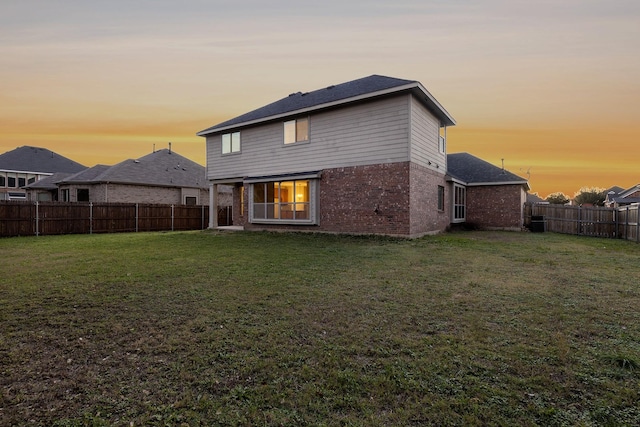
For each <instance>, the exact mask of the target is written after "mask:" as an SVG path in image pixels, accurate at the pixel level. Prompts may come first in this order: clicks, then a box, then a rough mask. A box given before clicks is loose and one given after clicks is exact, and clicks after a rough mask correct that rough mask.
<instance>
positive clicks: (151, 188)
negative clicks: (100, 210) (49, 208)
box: [26, 149, 231, 205]
mask: <svg viewBox="0 0 640 427" xmlns="http://www.w3.org/2000/svg"><path fill="white" fill-rule="evenodd" d="M26 189H27V191H28V193H29V198H30V199H31V200H46V199H49V200H51V198H50V197H48V196H45V195H46V194H47V193H55V194H56V199H55V200H58V201H61V202H94V203H148V204H194V205H199V204H205V203H207V202H208V200H209V194H208V185H207V183H206V179H205V168H204V166H202V165H199V164H197V163H195V162H193V161H192V160H189V159H187V158H186V157H183V156H181V155H179V154H177V153H176V152H174V151H172V150H170V149H162V150H158V151H154V152H153V153H151V154H148V155H146V156H144V157H141V158H139V159H128V160H124V161H122V162H120V163H118V164H116V165H113V166H106V165H96V166H93V167H91V168H85V169H84V170H82V171H80V172H78V173H75V174H55V175H52V176H50V177H48V178H47V179H43V180H41V181H39V182H36V183H33V184H32V185H29V186H27V187H26ZM225 190H226V192H225ZM220 191H222V193H223V194H222V196H221V200H222V202H223V203H224V202H226V203H228V204H230V203H231V190H230V189H229V188H227V189H225V188H221V189H220ZM225 198H227V199H228V200H226V201H225V200H224V199H225Z"/></svg>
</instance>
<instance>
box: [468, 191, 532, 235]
mask: <svg viewBox="0 0 640 427" xmlns="http://www.w3.org/2000/svg"><path fill="white" fill-rule="evenodd" d="M525 200H526V193H525V191H524V189H523V188H522V185H495V186H480V187H467V210H466V222H467V223H468V224H470V225H474V226H476V227H479V228H487V229H505V230H520V229H522V226H523V209H524V208H523V206H524V202H525Z"/></svg>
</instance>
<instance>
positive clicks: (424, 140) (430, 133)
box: [411, 96, 446, 173]
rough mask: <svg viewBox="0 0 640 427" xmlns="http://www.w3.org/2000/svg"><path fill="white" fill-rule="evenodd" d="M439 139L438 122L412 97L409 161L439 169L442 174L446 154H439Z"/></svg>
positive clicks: (444, 168) (444, 167) (444, 169)
mask: <svg viewBox="0 0 640 427" xmlns="http://www.w3.org/2000/svg"><path fill="white" fill-rule="evenodd" d="M439 137H440V121H439V120H438V119H437V118H436V117H435V116H434V115H433V114H431V112H429V110H427V109H426V108H425V107H424V106H423V105H422V104H421V103H420V102H419V101H418V100H417V99H416V98H415V97H413V96H412V97H411V161H412V162H414V163H417V164H419V165H421V166H424V167H427V168H429V169H433V170H436V169H439V171H440V172H442V173H444V171H446V153H441V152H440V148H439ZM429 162H431V164H429ZM436 165H437V166H439V167H436Z"/></svg>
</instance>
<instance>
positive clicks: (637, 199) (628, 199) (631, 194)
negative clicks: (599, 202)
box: [604, 184, 640, 208]
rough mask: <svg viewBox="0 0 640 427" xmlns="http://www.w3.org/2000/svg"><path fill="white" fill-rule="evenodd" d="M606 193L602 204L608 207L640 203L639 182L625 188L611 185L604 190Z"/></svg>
mask: <svg viewBox="0 0 640 427" xmlns="http://www.w3.org/2000/svg"><path fill="white" fill-rule="evenodd" d="M606 194H607V197H606V198H605V200H604V205H605V206H607V207H610V208H617V207H620V206H626V205H631V204H633V203H640V184H636V185H634V186H633V187H631V188H627V189H626V190H625V189H623V188H621V187H612V188H610V189H609V190H607V191H606Z"/></svg>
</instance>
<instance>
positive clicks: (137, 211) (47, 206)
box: [0, 201, 231, 237]
mask: <svg viewBox="0 0 640 427" xmlns="http://www.w3.org/2000/svg"><path fill="white" fill-rule="evenodd" d="M218 224H220V225H231V211H230V208H221V209H220V210H219V211H218ZM208 225H209V207H208V206H204V205H200V206H195V205H152V204H138V203H60V202H16V201H0V237H12V236H33V235H36V236H43V235H53V234H91V233H119V232H138V231H174V230H175V231H178V230H203V229H205V228H207V227H208Z"/></svg>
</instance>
